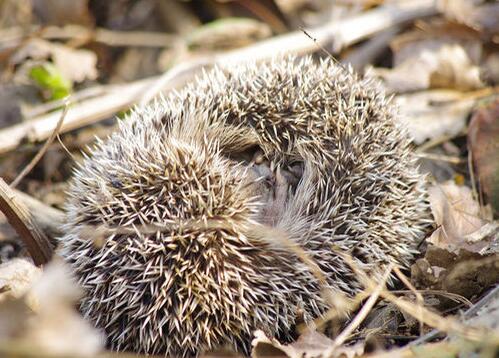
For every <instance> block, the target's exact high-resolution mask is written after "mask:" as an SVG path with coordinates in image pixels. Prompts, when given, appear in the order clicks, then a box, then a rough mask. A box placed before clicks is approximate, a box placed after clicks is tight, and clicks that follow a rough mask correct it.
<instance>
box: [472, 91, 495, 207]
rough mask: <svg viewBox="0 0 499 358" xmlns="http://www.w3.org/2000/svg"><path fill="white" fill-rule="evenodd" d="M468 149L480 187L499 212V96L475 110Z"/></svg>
mask: <svg viewBox="0 0 499 358" xmlns="http://www.w3.org/2000/svg"><path fill="white" fill-rule="evenodd" d="M468 150H469V151H470V153H471V155H472V160H473V167H474V169H475V177H476V179H478V182H479V183H480V189H481V190H482V191H483V193H484V194H485V196H486V198H487V199H488V202H489V203H490V204H491V205H492V207H493V208H494V210H495V212H496V213H499V99H496V100H495V101H492V102H490V103H488V104H487V105H485V106H483V107H480V108H478V109H477V110H476V111H475V113H474V114H473V116H472V118H471V122H470V126H469V131H468Z"/></svg>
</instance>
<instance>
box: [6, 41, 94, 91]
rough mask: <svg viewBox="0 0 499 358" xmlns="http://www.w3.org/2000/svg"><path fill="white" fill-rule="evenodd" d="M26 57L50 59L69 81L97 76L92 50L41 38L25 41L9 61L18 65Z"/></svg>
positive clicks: (38, 59) (79, 80) (90, 78)
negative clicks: (75, 47)
mask: <svg viewBox="0 0 499 358" xmlns="http://www.w3.org/2000/svg"><path fill="white" fill-rule="evenodd" d="M27 59H30V60H35V61H45V60H51V62H52V63H53V64H54V66H55V67H56V68H57V69H58V71H60V72H61V74H62V76H63V77H64V78H66V79H68V80H70V81H71V82H82V81H84V80H94V79H96V78H97V75H98V73H97V68H96V66H97V56H96V55H95V53H94V52H92V51H89V50H82V49H77V50H75V49H72V48H70V47H67V46H64V45H61V44H56V43H52V42H48V41H45V40H41V39H31V40H29V41H27V42H26V43H25V44H24V45H23V46H22V47H21V48H20V49H19V50H17V51H16V53H15V54H14V55H12V57H11V59H10V63H11V64H12V65H19V64H21V63H23V62H24V61H26V60H27Z"/></svg>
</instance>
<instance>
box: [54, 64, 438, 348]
mask: <svg viewBox="0 0 499 358" xmlns="http://www.w3.org/2000/svg"><path fill="white" fill-rule="evenodd" d="M395 117H396V109H395V108H394V107H393V105H392V104H390V101H389V100H387V99H386V98H385V96H384V94H383V92H382V91H381V90H380V89H379V88H378V87H377V85H376V83H373V82H372V81H370V80H368V79H362V78H360V77H358V76H357V75H355V74H354V73H352V72H351V71H350V70H348V69H344V68H342V67H340V66H338V65H336V64H334V63H333V62H332V61H331V60H323V61H321V62H319V63H316V62H314V61H313V60H312V59H311V58H304V59H301V60H299V59H296V58H294V57H285V58H279V59H276V60H274V61H270V62H267V63H263V64H246V65H239V66H234V67H229V68H217V69H214V70H212V71H209V72H207V73H205V74H203V75H202V76H201V77H200V78H199V79H198V80H197V81H196V82H194V83H192V84H190V85H188V86H187V87H186V88H184V89H183V90H182V91H181V92H179V93H174V94H171V95H170V96H169V97H167V98H166V99H160V100H157V101H156V102H154V103H152V104H149V105H147V106H144V107H141V108H138V109H136V110H135V111H134V112H133V113H132V114H130V115H129V117H128V118H127V119H126V120H124V121H122V122H121V124H120V129H119V130H118V131H117V132H116V133H114V134H112V135H111V136H110V138H108V139H107V140H106V141H104V142H99V143H98V144H97V145H96V147H95V148H94V149H93V150H92V153H91V154H90V155H89V157H87V158H86V159H85V161H84V162H83V164H81V166H80V167H79V168H78V169H77V170H76V174H75V177H74V179H73V180H72V184H71V186H70V190H69V198H68V202H67V226H66V228H65V229H66V231H65V232H66V234H65V236H64V237H62V238H61V254H62V255H63V257H64V258H65V260H66V261H67V262H69V263H70V265H71V266H72V268H73V269H74V271H75V273H76V275H77V277H78V278H79V282H80V283H81V285H82V286H83V288H84V289H85V291H86V296H85V297H84V298H83V300H82V302H81V310H82V312H83V314H84V315H85V316H86V317H87V318H88V319H90V320H91V321H92V322H93V323H94V324H95V325H96V326H97V327H99V328H101V329H103V330H104V331H105V333H106V334H107V337H108V342H109V346H110V347H111V348H113V349H116V350H129V351H134V352H145V353H150V354H165V355H168V356H177V357H186V356H196V355H198V354H200V353H202V352H204V351H207V350H213V349H217V348H221V347H230V348H233V349H235V350H237V351H239V352H242V353H245V354H247V353H248V352H249V350H250V348H251V339H252V336H253V332H254V331H255V330H257V329H261V330H263V331H264V332H265V333H266V334H267V335H269V336H271V337H283V338H284V339H287V338H289V337H290V335H291V332H292V329H293V326H294V325H295V323H296V320H297V317H296V315H297V312H303V317H302V318H303V319H304V320H305V321H306V322H310V321H311V320H312V319H314V318H316V317H320V316H321V315H323V314H324V313H325V312H327V310H328V309H329V307H328V303H327V302H326V301H325V299H324V296H323V295H322V294H321V293H322V292H323V289H324V287H322V286H324V285H323V284H322V283H320V282H319V281H318V278H317V277H316V276H314V273H313V272H312V268H311V267H310V265H307V264H306V263H305V262H303V261H302V260H300V258H299V257H298V256H297V253H296V252H294V251H292V250H289V248H286V247H283V246H282V245H278V244H276V243H275V242H273V237H272V235H273V233H275V232H280V233H284V234H285V236H286V238H287V240H289V241H290V242H292V243H293V244H294V245H296V246H297V247H299V248H300V249H301V250H303V251H304V252H306V253H307V254H308V256H309V257H310V258H311V259H313V260H314V261H315V263H316V264H317V267H318V268H320V270H321V271H322V273H323V275H324V277H325V278H326V281H327V282H326V283H325V285H326V286H327V287H326V288H328V289H332V290H334V291H341V292H343V293H346V294H354V293H355V292H358V291H359V290H361V289H362V285H361V284H360V282H359V280H358V279H357V278H356V275H355V274H354V273H353V272H352V269H351V267H350V266H349V264H348V263H347V262H346V261H345V258H344V256H343V255H342V254H340V253H345V254H349V255H350V256H351V257H352V258H353V260H354V262H355V263H356V265H357V266H358V267H360V268H362V269H363V270H365V271H366V272H368V273H369V274H372V275H377V274H378V273H379V272H380V268H383V267H385V266H386V265H387V264H388V263H390V262H393V263H396V264H399V265H401V266H402V267H404V266H405V267H407V265H408V264H409V263H410V262H411V259H412V258H413V255H414V254H415V253H416V246H417V244H418V243H419V242H420V239H421V238H422V236H424V233H425V230H426V229H427V227H428V222H429V221H428V217H429V216H428V212H429V211H428V206H427V202H426V199H425V190H424V178H423V177H422V176H421V175H419V174H418V172H417V168H416V166H415V158H414V157H413V155H412V154H411V152H410V150H409V147H408V146H409V140H408V138H407V136H406V134H405V132H404V130H403V129H402V128H400V127H399V125H398V124H397V122H396V119H395ZM88 227H94V228H97V229H98V228H100V227H104V228H108V229H110V231H108V232H107V234H106V235H105V238H104V240H102V243H101V245H96V244H95V240H91V239H89V238H88V235H87V234H84V232H85V230H88ZM111 229H112V230H111ZM267 229H268V230H267ZM87 232H88V231H87Z"/></svg>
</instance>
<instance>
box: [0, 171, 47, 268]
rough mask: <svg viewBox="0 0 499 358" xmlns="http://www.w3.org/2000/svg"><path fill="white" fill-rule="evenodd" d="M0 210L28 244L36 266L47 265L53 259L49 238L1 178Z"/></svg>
mask: <svg viewBox="0 0 499 358" xmlns="http://www.w3.org/2000/svg"><path fill="white" fill-rule="evenodd" d="M0 210H1V211H2V212H3V213H4V215H5V217H6V218H7V220H8V221H9V223H10V224H11V225H12V227H13V228H14V229H15V230H16V232H17V233H18V234H19V236H20V237H21V239H22V240H23V242H24V243H25V244H26V247H27V249H28V252H29V253H30V255H31V257H32V258H33V261H34V263H35V265H37V266H40V265H43V264H45V263H46V262H48V261H49V260H50V258H51V257H52V247H51V246H50V242H49V240H48V238H47V237H46V236H45V234H44V233H43V231H42V230H40V228H39V227H38V225H37V224H36V223H35V221H34V220H33V217H32V215H31V214H30V213H29V211H28V209H27V208H26V207H25V206H24V204H23V203H22V202H20V201H19V200H16V196H15V194H14V192H13V191H12V189H11V188H10V187H9V186H8V185H7V184H6V183H5V182H4V181H3V179H1V178H0Z"/></svg>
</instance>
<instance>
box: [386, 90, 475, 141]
mask: <svg viewBox="0 0 499 358" xmlns="http://www.w3.org/2000/svg"><path fill="white" fill-rule="evenodd" d="M460 98H461V94H460V93H459V92H456V91H446V90H434V91H425V92H419V93H413V94H407V95H399V96H397V97H395V101H396V103H397V104H398V106H399V108H400V114H401V116H399V118H400V121H401V122H402V123H403V124H404V126H405V127H406V128H407V129H408V131H409V135H410V136H411V138H412V140H413V141H414V143H416V144H421V143H423V142H424V141H426V140H428V139H434V138H439V137H442V136H451V137H453V136H455V135H457V134H459V133H460V132H461V131H462V130H463V129H464V127H465V125H466V118H467V117H468V115H469V113H470V112H471V109H472V108H473V105H474V100H471V99H467V100H463V99H460Z"/></svg>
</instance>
